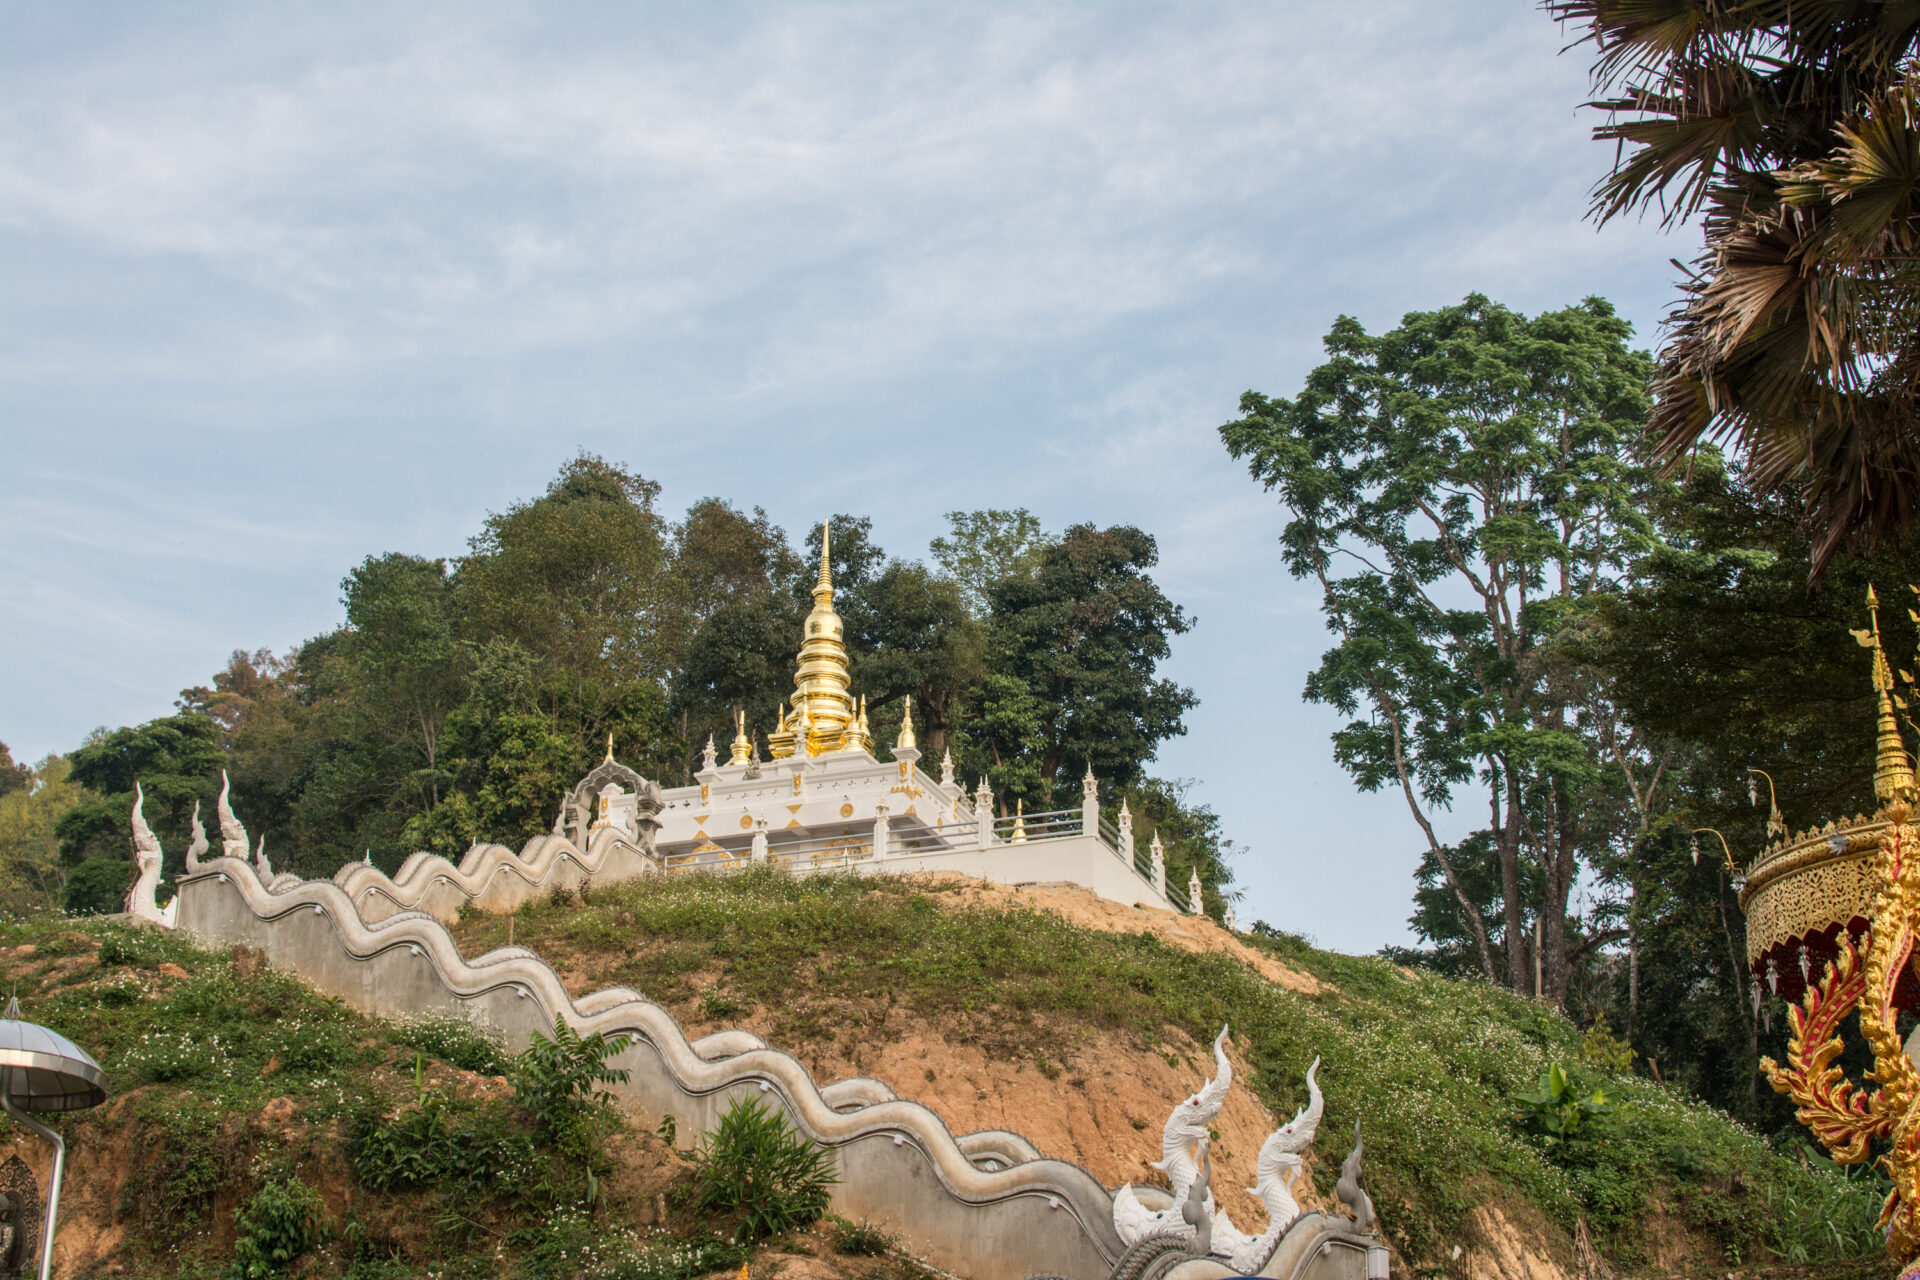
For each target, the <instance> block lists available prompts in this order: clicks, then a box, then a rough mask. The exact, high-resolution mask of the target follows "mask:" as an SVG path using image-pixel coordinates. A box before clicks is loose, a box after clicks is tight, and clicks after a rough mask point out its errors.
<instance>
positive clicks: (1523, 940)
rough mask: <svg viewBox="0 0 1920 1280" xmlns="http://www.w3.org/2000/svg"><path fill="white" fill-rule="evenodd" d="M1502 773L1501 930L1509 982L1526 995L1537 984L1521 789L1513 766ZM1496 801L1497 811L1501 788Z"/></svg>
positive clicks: (1496, 839)
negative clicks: (1524, 875) (1525, 894)
mask: <svg viewBox="0 0 1920 1280" xmlns="http://www.w3.org/2000/svg"><path fill="white" fill-rule="evenodd" d="M1502 773H1503V774H1504V776H1505V778H1506V797H1507V814H1506V820H1505V821H1503V822H1499V823H1496V824H1495V826H1494V836H1493V843H1494V848H1495V849H1496V850H1498V852H1499V854H1500V914H1501V924H1502V930H1501V931H1502V932H1503V933H1504V934H1505V935H1506V938H1505V941H1506V949H1507V985H1508V986H1510V987H1512V988H1513V989H1514V990H1515V991H1517V992H1519V993H1520V994H1521V995H1526V994H1528V992H1527V988H1528V987H1530V986H1531V985H1532V984H1533V973H1532V968H1533V967H1532V965H1530V964H1529V963H1528V960H1529V957H1528V955H1527V921H1526V915H1525V913H1524V912H1523V911H1522V909H1521V903H1520V802H1519V799H1518V796H1519V788H1518V787H1517V786H1515V785H1514V776H1513V773H1514V771H1513V769H1512V768H1511V767H1509V766H1506V765H1505V764H1504V763H1503V764H1502ZM1493 803H1494V806H1495V809H1496V811H1497V809H1498V806H1499V804H1500V797H1499V793H1498V792H1497V791H1496V792H1495V794H1494V799H1493Z"/></svg>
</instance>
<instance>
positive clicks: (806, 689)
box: [767, 522, 861, 760]
mask: <svg viewBox="0 0 1920 1280" xmlns="http://www.w3.org/2000/svg"><path fill="white" fill-rule="evenodd" d="M832 547H833V542H832V533H831V531H830V530H829V528H828V526H827V524H826V523H824V522H823V523H822V524H821V526H820V580H819V582H818V583H817V584H815V586H814V588H813V610H812V612H810V613H808V614H807V620H806V622H805V624H804V628H803V630H802V633H801V640H800V658H799V665H798V666H797V667H796V669H795V670H794V673H793V696H792V697H791V698H789V699H788V703H789V704H790V705H791V706H792V708H793V712H794V714H793V716H792V717H791V718H787V717H784V716H783V717H782V721H781V725H780V727H779V728H778V729H776V730H775V731H774V732H773V733H770V734H768V735H767V749H768V751H769V753H770V754H771V755H772V757H773V758H774V759H775V760H784V759H787V758H788V757H790V756H793V755H795V754H797V753H799V752H805V753H806V754H807V755H810V756H817V755H819V754H821V753H822V752H826V751H840V750H844V749H846V748H847V747H849V746H852V745H854V743H855V742H856V741H858V740H859V739H860V737H861V733H860V729H859V724H858V721H857V719H856V716H855V708H854V703H853V697H852V695H851V694H850V693H848V687H849V686H850V685H851V684H852V683H853V680H852V676H851V675H850V674H849V672H848V668H847V646H846V642H845V635H846V627H845V625H844V624H843V623H842V622H841V621H840V615H839V614H837V613H835V612H834V610H833V575H832V572H831V569H830V557H831V553H832Z"/></svg>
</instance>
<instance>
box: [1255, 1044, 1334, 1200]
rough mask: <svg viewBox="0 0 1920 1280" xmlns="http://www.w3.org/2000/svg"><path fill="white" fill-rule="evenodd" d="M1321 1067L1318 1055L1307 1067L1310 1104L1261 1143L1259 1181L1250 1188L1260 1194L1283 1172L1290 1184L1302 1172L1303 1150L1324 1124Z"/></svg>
mask: <svg viewBox="0 0 1920 1280" xmlns="http://www.w3.org/2000/svg"><path fill="white" fill-rule="evenodd" d="M1319 1069H1320V1059H1318V1058H1315V1059H1314V1060H1313V1065H1312V1066H1310V1067H1308V1068H1307V1105H1306V1106H1304V1107H1302V1108H1301V1109H1300V1110H1298V1111H1296V1112H1294V1113H1293V1119H1291V1120H1289V1121H1287V1123H1286V1124H1284V1125H1282V1126H1280V1127H1279V1128H1278V1129H1275V1130H1274V1131H1273V1132H1272V1133H1271V1134H1269V1135H1267V1140H1266V1141H1265V1142H1263V1143H1261V1144H1260V1154H1259V1156H1258V1157H1257V1158H1256V1159H1255V1161H1254V1182H1255V1185H1254V1186H1251V1187H1248V1188H1247V1190H1248V1191H1251V1192H1252V1193H1253V1194H1254V1195H1256V1196H1257V1195H1260V1194H1261V1193H1262V1192H1263V1191H1264V1190H1265V1189H1266V1186H1267V1184H1268V1183H1270V1182H1272V1181H1274V1180H1275V1179H1279V1178H1281V1177H1282V1176H1283V1175H1284V1178H1285V1182H1286V1183H1287V1185H1289V1186H1290V1185H1292V1183H1293V1180H1294V1179H1295V1178H1296V1177H1298V1176H1299V1174H1300V1165H1301V1160H1300V1153H1301V1152H1302V1151H1305V1150H1306V1149H1307V1148H1308V1147H1310V1146H1312V1145H1313V1135H1314V1133H1315V1132H1316V1131H1317V1130H1318V1129H1319V1128H1320V1117H1321V1115H1322V1114H1323V1113H1324V1112H1325V1110H1326V1101H1325V1099H1323V1098H1322V1097H1321V1096H1320V1085H1319V1083H1318V1082H1317V1081H1315V1080H1314V1078H1313V1076H1314V1072H1316V1071H1318V1070H1319Z"/></svg>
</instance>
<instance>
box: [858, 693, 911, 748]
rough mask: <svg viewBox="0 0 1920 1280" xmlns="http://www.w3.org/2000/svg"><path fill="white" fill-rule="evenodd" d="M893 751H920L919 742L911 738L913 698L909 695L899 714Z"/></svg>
mask: <svg viewBox="0 0 1920 1280" xmlns="http://www.w3.org/2000/svg"><path fill="white" fill-rule="evenodd" d="M863 705H864V704H863ZM893 749H894V750H895V751H896V752H898V751H903V750H904V751H918V750H919V749H920V743H919V740H918V739H916V738H915V737H914V736H913V696H912V695H911V694H909V695H908V696H907V699H906V702H905V703H904V706H903V709H902V710H901V712H900V736H899V737H898V738H895V739H894V741H893Z"/></svg>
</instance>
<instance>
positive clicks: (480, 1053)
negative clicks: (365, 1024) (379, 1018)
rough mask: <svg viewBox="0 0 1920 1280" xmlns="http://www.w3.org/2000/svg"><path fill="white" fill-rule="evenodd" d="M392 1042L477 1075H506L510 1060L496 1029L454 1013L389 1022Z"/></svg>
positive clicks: (425, 1015) (426, 1014)
mask: <svg viewBox="0 0 1920 1280" xmlns="http://www.w3.org/2000/svg"><path fill="white" fill-rule="evenodd" d="M391 1025H392V1027H393V1035H394V1039H396V1040H398V1041H399V1042H400V1043H401V1044H404V1045H406V1046H407V1047H408V1048H410V1049H418V1050H420V1051H421V1052H423V1053H430V1054H432V1055H433V1056H434V1057H436V1058H438V1059H440V1061H442V1062H444V1063H446V1064H447V1065H449V1066H454V1067H459V1068H460V1069H461V1070H462V1071H471V1072H473V1073H475V1074H476V1075H483V1076H500V1075H505V1074H506V1073H507V1069H508V1067H509V1066H510V1065H511V1062H512V1057H511V1055H509V1054H508V1053H507V1050H506V1046H505V1044H504V1043H503V1041H502V1038H501V1035H500V1032H499V1030H498V1029H496V1028H494V1027H491V1026H485V1025H482V1024H480V1023H477V1022H475V1021H474V1020H473V1019H471V1018H468V1017H464V1016H462V1015H461V1014H457V1013H423V1014H421V1015H419V1016H418V1017H413V1018H396V1019H394V1020H393V1022H392V1024H391Z"/></svg>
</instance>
